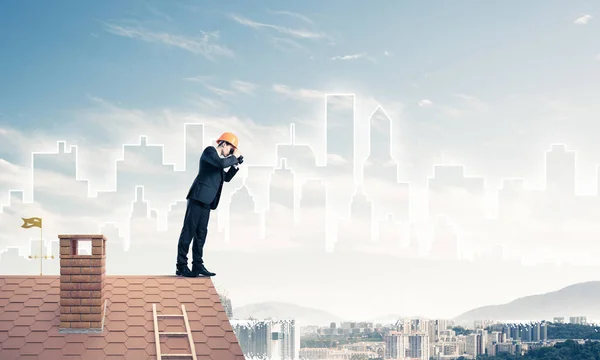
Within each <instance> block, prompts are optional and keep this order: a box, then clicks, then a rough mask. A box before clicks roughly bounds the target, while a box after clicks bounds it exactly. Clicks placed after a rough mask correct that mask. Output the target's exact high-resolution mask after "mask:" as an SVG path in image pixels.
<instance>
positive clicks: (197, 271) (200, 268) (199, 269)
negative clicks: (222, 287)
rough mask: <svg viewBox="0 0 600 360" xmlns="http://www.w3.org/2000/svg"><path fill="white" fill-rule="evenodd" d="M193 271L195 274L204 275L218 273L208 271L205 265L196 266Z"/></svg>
mask: <svg viewBox="0 0 600 360" xmlns="http://www.w3.org/2000/svg"><path fill="white" fill-rule="evenodd" d="M192 273H193V274H194V275H195V276H198V275H202V276H215V275H217V274H215V273H213V272H210V271H208V269H207V268H205V267H204V265H200V266H198V267H196V266H194V267H193V268H192Z"/></svg>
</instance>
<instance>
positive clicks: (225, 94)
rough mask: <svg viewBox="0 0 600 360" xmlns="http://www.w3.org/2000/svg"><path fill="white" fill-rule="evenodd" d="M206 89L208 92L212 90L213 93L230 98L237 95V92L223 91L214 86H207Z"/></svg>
mask: <svg viewBox="0 0 600 360" xmlns="http://www.w3.org/2000/svg"><path fill="white" fill-rule="evenodd" d="M205 86H206V88H207V89H208V90H210V91H211V92H213V93H215V94H216V95H218V96H230V95H235V92H233V91H231V90H226V89H221V88H219V87H216V86H213V85H208V84H206V85H205Z"/></svg>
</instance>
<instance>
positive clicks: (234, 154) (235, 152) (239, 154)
mask: <svg viewBox="0 0 600 360" xmlns="http://www.w3.org/2000/svg"><path fill="white" fill-rule="evenodd" d="M241 155H242V154H241V153H240V150H239V149H235V150H233V156H235V157H236V158H237V157H240V156H241Z"/></svg>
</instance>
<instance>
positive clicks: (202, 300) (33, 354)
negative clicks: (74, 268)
mask: <svg viewBox="0 0 600 360" xmlns="http://www.w3.org/2000/svg"><path fill="white" fill-rule="evenodd" d="M59 287H60V280H59V277H58V276H37V277H19V276H4V277H0V359H2V360H11V359H42V360H43V359H49V360H51V359H67V360H68V359H128V360H136V359H144V360H147V359H156V344H155V340H154V320H153V315H152V304H153V303H155V304H157V305H156V310H157V313H158V314H181V305H182V304H183V305H184V306H185V309H186V312H187V314H188V318H189V323H190V328H191V331H192V338H193V340H194V344H195V347H196V354H197V356H198V358H204V359H215V360H243V359H244V355H243V353H242V351H241V348H240V346H239V344H238V341H237V338H236V336H235V334H234V333H233V329H232V328H231V325H230V323H229V321H228V319H227V316H226V314H225V310H224V309H223V306H222V305H221V302H220V299H219V295H218V293H217V291H216V290H215V287H214V285H213V283H212V281H211V279H210V278H180V277H173V276H163V277H148V276H127V277H125V276H118V277H115V276H113V277H111V276H108V277H107V278H106V287H105V293H106V298H107V299H108V307H107V311H106V317H105V323H104V332H103V333H102V334H65V333H59V331H58V327H59V324H60V306H59V302H60V288H59ZM158 327H159V331H160V332H163V331H168V332H171V331H172V332H183V331H185V326H184V320H183V318H181V317H173V318H168V317H167V318H159V319H158ZM160 339H161V352H162V353H163V354H165V353H189V352H190V346H189V342H188V338H187V336H173V335H162V336H160ZM190 359H191V357H190Z"/></svg>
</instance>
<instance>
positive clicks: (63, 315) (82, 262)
mask: <svg viewBox="0 0 600 360" xmlns="http://www.w3.org/2000/svg"><path fill="white" fill-rule="evenodd" d="M59 238H60V327H61V328H72V329H90V328H99V327H101V326H102V319H103V317H104V314H103V311H104V300H105V298H106V297H105V294H104V291H105V285H106V284H105V283H106V239H105V238H104V236H102V235H59ZM80 240H84V241H89V240H91V242H92V255H77V247H78V244H79V241H80Z"/></svg>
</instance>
